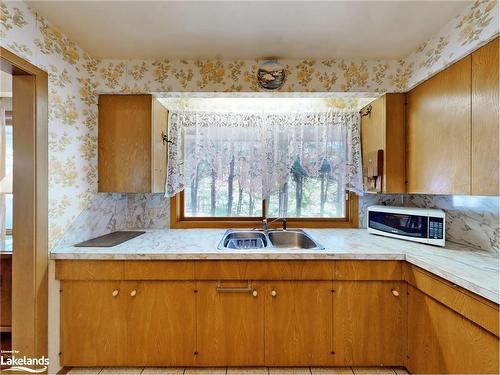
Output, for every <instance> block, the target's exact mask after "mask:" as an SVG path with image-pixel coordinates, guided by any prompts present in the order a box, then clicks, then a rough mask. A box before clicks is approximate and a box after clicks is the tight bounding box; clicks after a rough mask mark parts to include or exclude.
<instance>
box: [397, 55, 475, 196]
mask: <svg viewBox="0 0 500 375" xmlns="http://www.w3.org/2000/svg"><path fill="white" fill-rule="evenodd" d="M407 103H408V104H407V177H408V193H430V194H470V192H471V178H470V170H471V157H470V156H471V57H470V56H467V57H465V58H464V59H462V60H460V61H458V62H457V63H455V64H453V65H452V66H450V67H449V68H447V69H445V70H444V71H442V72H440V73H438V74H436V75H435V76H434V77H432V78H430V79H429V80H427V81H425V82H424V83H422V84H420V85H418V86H417V87H416V88H414V89H413V90H411V91H410V92H409V93H408V95H407Z"/></svg>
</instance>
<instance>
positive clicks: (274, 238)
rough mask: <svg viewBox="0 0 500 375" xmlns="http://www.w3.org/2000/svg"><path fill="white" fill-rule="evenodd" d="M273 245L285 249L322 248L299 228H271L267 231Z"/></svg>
mask: <svg viewBox="0 0 500 375" xmlns="http://www.w3.org/2000/svg"><path fill="white" fill-rule="evenodd" d="M268 236H269V240H270V241H271V243H272V245H273V247H278V248H287V249H307V250H312V249H313V250H323V249H324V247H323V246H321V245H320V244H318V243H317V242H316V241H315V240H313V239H312V238H311V237H310V236H309V235H308V234H307V233H306V232H304V231H303V230H301V229H292V230H271V231H269V233H268Z"/></svg>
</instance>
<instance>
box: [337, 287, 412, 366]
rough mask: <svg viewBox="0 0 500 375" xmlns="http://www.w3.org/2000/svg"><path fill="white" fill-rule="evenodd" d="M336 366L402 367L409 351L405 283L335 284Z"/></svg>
mask: <svg viewBox="0 0 500 375" xmlns="http://www.w3.org/2000/svg"><path fill="white" fill-rule="evenodd" d="M333 288H334V290H335V293H334V296H333V322H334V323H333V344H334V345H333V350H334V352H335V356H334V357H335V364H336V365H343V366H345V365H357V366H364V365H366V366H378V365H384V366H402V365H403V363H404V357H405V354H406V345H405V343H406V337H405V335H406V319H405V317H406V283H404V282H401V281H338V282H337V281H336V282H334V284H333Z"/></svg>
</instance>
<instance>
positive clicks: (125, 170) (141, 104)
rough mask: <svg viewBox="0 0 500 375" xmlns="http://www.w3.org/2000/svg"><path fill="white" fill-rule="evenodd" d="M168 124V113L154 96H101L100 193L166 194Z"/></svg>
mask: <svg viewBox="0 0 500 375" xmlns="http://www.w3.org/2000/svg"><path fill="white" fill-rule="evenodd" d="M166 121H167V110H166V109H165V108H164V107H163V106H162V105H161V104H160V103H158V102H157V100H156V99H154V98H153V97H152V95H100V96H99V125H98V128H99V129H98V173H99V175H98V180H99V181H98V190H99V192H123V193H151V192H153V193H155V192H163V191H164V184H165V176H166V157H167V156H166V155H167V149H166V146H164V145H163V142H162V139H161V133H162V132H165V133H166V127H167V123H166ZM162 150H163V151H162Z"/></svg>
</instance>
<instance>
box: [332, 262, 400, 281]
mask: <svg viewBox="0 0 500 375" xmlns="http://www.w3.org/2000/svg"><path fill="white" fill-rule="evenodd" d="M402 275H403V271H402V262H400V261H397V260H339V261H337V262H335V277H334V278H335V280H401V279H402Z"/></svg>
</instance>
